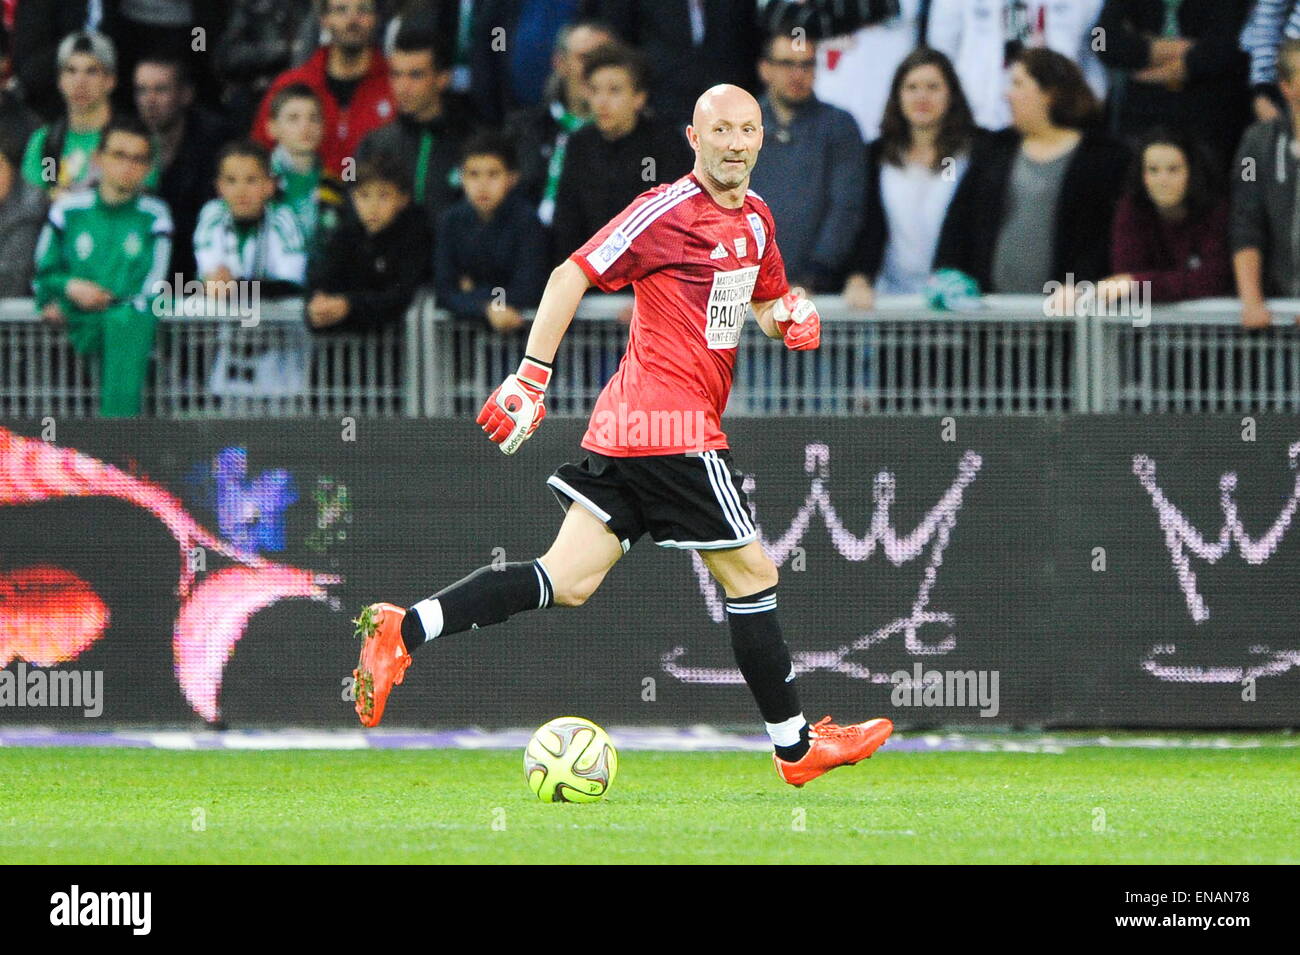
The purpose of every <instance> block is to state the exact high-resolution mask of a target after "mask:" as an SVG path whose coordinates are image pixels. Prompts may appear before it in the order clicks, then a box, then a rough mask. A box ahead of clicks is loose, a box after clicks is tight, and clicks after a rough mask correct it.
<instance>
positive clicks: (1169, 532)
mask: <svg viewBox="0 0 1300 955" xmlns="http://www.w3.org/2000/svg"><path fill="white" fill-rule="evenodd" d="M1287 458H1288V460H1289V462H1290V466H1291V469H1292V470H1293V471H1294V470H1296V461H1297V458H1300V442H1296V443H1295V444H1292V445H1291V446H1290V447H1289V448H1288V449H1287ZM1133 473H1134V474H1135V475H1137V479H1138V483H1139V484H1141V485H1142V487H1143V488H1144V489H1145V490H1146V492H1147V493H1148V494H1149V495H1150V496H1151V503H1152V506H1153V507H1155V510H1156V518H1157V520H1158V521H1159V522H1160V529H1161V531H1163V532H1164V538H1165V546H1166V547H1167V548H1169V557H1170V560H1171V561H1172V562H1173V565H1174V573H1175V575H1176V576H1177V578H1178V585H1179V587H1180V588H1181V590H1182V592H1183V597H1184V599H1185V600H1186V601H1187V610H1188V613H1190V614H1191V617H1192V620H1193V621H1194V622H1195V623H1197V624H1201V623H1204V622H1205V621H1206V620H1209V619H1210V608H1209V607H1208V606H1207V605H1206V603H1205V599H1204V598H1203V597H1202V596H1201V593H1200V591H1199V589H1198V588H1197V584H1196V572H1195V571H1194V570H1193V569H1192V563H1191V555H1195V556H1196V557H1199V558H1200V559H1201V560H1203V561H1205V562H1206V563H1208V564H1214V563H1217V562H1218V560H1219V559H1220V558H1222V557H1225V556H1226V555H1227V554H1228V553H1230V552H1231V550H1232V545H1233V543H1234V542H1235V543H1236V545H1237V549H1238V551H1239V552H1240V553H1241V557H1242V559H1243V560H1244V561H1245V562H1246V563H1248V564H1262V563H1264V562H1265V561H1267V560H1268V559H1269V558H1270V557H1271V556H1273V554H1274V553H1275V552H1276V551H1277V548H1278V545H1279V544H1281V542H1282V538H1283V537H1285V536H1286V532H1287V529H1288V528H1289V527H1290V526H1291V519H1292V518H1293V517H1294V516H1295V513H1296V508H1297V506H1300V473H1297V475H1296V480H1295V484H1294V487H1293V489H1292V492H1291V497H1290V499H1289V500H1288V501H1287V502H1286V505H1285V506H1284V507H1283V508H1282V510H1281V511H1280V512H1279V513H1278V516H1277V519H1276V520H1275V521H1274V522H1273V525H1272V526H1271V527H1270V528H1269V529H1268V530H1267V531H1266V532H1265V533H1264V535H1263V536H1262V537H1260V538H1259V539H1258V540H1256V539H1254V538H1252V537H1251V536H1250V535H1249V534H1248V533H1246V527H1245V525H1244V524H1242V522H1241V519H1240V518H1239V517H1238V516H1237V502H1236V500H1234V494H1235V493H1236V490H1237V474H1236V472H1233V471H1228V472H1226V473H1224V474H1223V475H1221V476H1220V477H1219V508H1220V509H1221V510H1222V511H1223V525H1222V526H1221V527H1220V528H1219V534H1218V537H1217V539H1211V538H1207V537H1206V536H1204V535H1203V534H1202V533H1201V532H1200V531H1199V530H1197V529H1196V527H1194V526H1193V525H1192V522H1191V521H1189V520H1188V519H1187V517H1186V515H1184V514H1183V512H1182V511H1181V510H1179V509H1178V507H1177V505H1175V504H1174V503H1173V502H1172V501H1170V500H1169V498H1168V497H1167V496H1166V495H1165V492H1164V491H1163V490H1161V488H1160V486H1159V485H1158V484H1156V463H1155V461H1153V460H1152V459H1151V458H1150V457H1149V456H1148V455H1145V454H1135V455H1134V456H1133ZM1175 652H1177V647H1176V646H1174V645H1173V644H1160V645H1157V646H1154V647H1152V648H1151V650H1150V651H1149V653H1150V656H1149V658H1148V659H1146V660H1144V661H1143V662H1142V667H1143V669H1145V670H1146V671H1147V672H1149V673H1151V674H1152V675H1154V676H1155V677H1157V678H1158V679H1161V680H1168V681H1171V682H1176V683H1240V682H1241V681H1242V680H1245V679H1249V678H1258V677H1261V676H1276V675H1277V674H1279V673H1285V672H1286V671H1287V670H1290V669H1291V668H1292V667H1295V666H1300V650H1270V649H1269V648H1268V647H1265V646H1253V647H1251V648H1250V652H1251V653H1252V654H1255V655H1257V656H1261V657H1263V658H1264V659H1263V660H1262V661H1260V662H1257V663H1254V664H1248V665H1245V666H1239V667H1234V666H1217V667H1204V666H1177V665H1172V664H1168V663H1161V662H1159V661H1158V660H1157V659H1156V658H1157V657H1158V656H1167V655H1169V654H1172V653H1175Z"/></svg>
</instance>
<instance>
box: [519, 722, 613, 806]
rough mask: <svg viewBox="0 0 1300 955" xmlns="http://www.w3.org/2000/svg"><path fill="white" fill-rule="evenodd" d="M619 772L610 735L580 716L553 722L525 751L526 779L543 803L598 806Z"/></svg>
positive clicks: (530, 742) (542, 729)
mask: <svg viewBox="0 0 1300 955" xmlns="http://www.w3.org/2000/svg"><path fill="white" fill-rule="evenodd" d="M617 771H618V753H617V752H616V751H615V750H614V744H613V743H612V742H610V739H609V734H608V733H606V732H605V731H604V730H603V729H601V728H600V727H599V726H597V725H596V724H595V723H593V722H591V720H584V719H583V718H582V717H580V716H561V717H559V718H557V719H553V720H551V721H550V722H549V723H547V724H545V725H544V726H542V727H540V728H539V729H538V730H537V732H536V733H534V734H533V738H532V739H530V740H529V741H528V748H527V749H525V750H524V777H525V778H526V779H527V780H528V788H529V789H531V790H532V791H533V794H534V795H535V796H537V798H538V799H540V800H541V801H542V802H595V801H596V800H597V799H599V798H600V797H601V796H603V795H605V793H607V792H609V787H610V785H611V784H612V783H613V782H614V774H615V773H616V772H617Z"/></svg>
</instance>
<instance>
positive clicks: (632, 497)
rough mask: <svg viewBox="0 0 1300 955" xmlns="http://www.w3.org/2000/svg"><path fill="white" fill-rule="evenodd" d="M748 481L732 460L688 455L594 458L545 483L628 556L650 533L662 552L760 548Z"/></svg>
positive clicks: (715, 454)
mask: <svg viewBox="0 0 1300 955" xmlns="http://www.w3.org/2000/svg"><path fill="white" fill-rule="evenodd" d="M741 478H742V475H741V473H740V471H738V470H737V469H736V468H735V466H734V465H732V463H731V452H730V451H728V450H726V449H725V448H724V449H721V450H718V451H688V452H687V453H685V454H654V455H645V456H642V457H630V458H612V457H608V456H607V455H604V454H597V453H596V452H595V451H588V452H587V456H586V458H585V459H584V460H583V461H582V463H580V464H563V465H561V466H560V467H558V468H557V469H556V471H555V473H554V474H552V475H551V476H550V477H549V478H547V480H546V483H547V485H549V486H550V488H551V490H552V491H554V492H555V496H556V498H557V499H558V500H559V502H560V507H562V508H564V510H565V511H568V509H569V505H570V503H571V502H575V501H576V502H577V503H578V504H581V505H582V506H583V507H585V508H586V509H587V510H589V511H590V512H591V513H592V514H594V515H596V517H598V518H599V519H600V520H601V521H603V522H604V523H605V525H606V526H608V527H609V529H610V530H611V531H613V532H614V534H615V536H617V537H618V539H619V541H620V542H621V543H622V544H623V551H624V553H626V552H627V550H628V548H630V547H631V546H632V545H633V544H635V543H636V542H637V539H638V538H639V537H640V536H641V535H642V534H644V533H645V532H646V531H649V532H650V537H651V539H653V540H654V542H655V543H656V544H658V545H659V546H660V547H680V548H683V549H685V550H722V549H724V548H727V547H741V546H743V545H745V544H748V543H749V542H750V541H752V540H755V539H756V538H757V536H758V532H757V530H756V529H755V527H754V519H753V517H751V516H750V512H749V498H748V497H747V496H746V494H745V491H744V488H742V487H741Z"/></svg>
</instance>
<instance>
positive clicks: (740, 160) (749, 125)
mask: <svg viewBox="0 0 1300 955" xmlns="http://www.w3.org/2000/svg"><path fill="white" fill-rule="evenodd" d="M695 133H696V135H697V136H698V137H699V157H700V166H701V167H702V168H703V169H704V172H705V173H706V174H707V175H708V176H709V178H711V179H712V180H713V181H714V182H716V183H717V184H718V185H720V186H722V187H723V188H724V189H735V188H737V187H739V186H741V185H743V184H744V183H745V181H746V180H748V179H749V173H750V171H751V170H752V169H753V168H754V163H755V162H757V161H758V151H759V149H760V148H762V145H763V121H762V118H761V117H760V115H759V112H758V107H757V106H753V105H751V106H745V107H736V108H732V109H729V110H720V111H719V112H718V113H716V114H715V115H712V116H709V117H708V121H707V122H705V123H703V124H701V128H699V129H696V130H695Z"/></svg>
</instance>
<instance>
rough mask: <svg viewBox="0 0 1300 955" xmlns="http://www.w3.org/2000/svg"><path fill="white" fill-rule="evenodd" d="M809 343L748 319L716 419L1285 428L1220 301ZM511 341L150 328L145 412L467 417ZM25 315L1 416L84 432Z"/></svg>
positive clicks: (12, 337) (1297, 361) (944, 325)
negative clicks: (1182, 414)
mask: <svg viewBox="0 0 1300 955" xmlns="http://www.w3.org/2000/svg"><path fill="white" fill-rule="evenodd" d="M629 301H630V299H629V298H628V297H627V296H621V295H615V296H605V295H599V294H597V293H594V292H593V293H589V295H588V296H587V298H586V299H585V300H584V301H583V304H582V307H581V308H580V309H579V312H578V315H577V316H576V317H575V319H574V321H573V324H572V325H571V326H570V329H569V332H568V334H566V336H565V338H564V341H563V342H562V344H561V346H560V351H559V353H558V354H557V356H556V374H555V379H554V381H553V383H552V385H551V388H550V390H549V392H548V396H547V405H548V409H549V411H550V413H552V414H558V415H578V416H584V415H587V414H589V413H590V411H591V407H592V404H593V403H594V401H595V399H596V396H597V394H598V393H599V392H600V389H601V388H602V387H603V386H604V384H605V382H606V381H607V380H608V378H609V376H610V375H612V374H613V373H614V371H615V369H616V368H617V367H618V363H619V361H620V360H621V358H622V355H623V350H624V348H625V347H626V344H627V329H626V328H625V327H624V326H623V325H622V324H621V323H620V322H619V321H618V320H617V315H618V313H619V312H620V311H622V310H623V309H624V308H625V306H626V305H627V304H628V302H629ZM817 301H818V308H819V310H820V312H821V314H822V318H823V326H822V345H821V348H820V349H819V350H817V351H816V352H790V351H788V350H786V349H785V348H782V347H781V345H780V343H779V342H775V341H772V340H770V339H768V338H767V337H766V336H764V335H763V334H762V332H761V331H760V330H759V329H758V327H757V324H756V323H755V322H753V321H751V322H749V323H747V328H746V330H745V333H744V335H743V336H742V339H741V344H740V348H739V350H738V352H737V356H736V372H735V385H734V388H733V391H732V396H731V402H730V405H729V406H728V409H727V410H728V414H730V415H751V416H765V415H773V414H823V415H858V414H947V413H967V414H972V413H973V414H988V413H993V414H1037V413H1048V412H1082V411H1094V412H1147V411H1238V410H1240V411H1252V410H1253V411H1268V410H1277V411H1297V410H1300V331H1297V330H1296V329H1295V328H1294V326H1293V324H1292V316H1294V315H1300V302H1296V301H1279V302H1272V303H1270V305H1271V307H1272V308H1273V309H1274V314H1275V316H1276V318H1277V321H1278V324H1277V325H1276V326H1275V327H1273V328H1270V329H1266V330H1264V331H1247V330H1244V329H1243V328H1242V327H1241V319H1240V307H1239V305H1238V304H1237V303H1236V302H1235V301H1234V300H1230V299H1222V300H1220V299H1215V300H1206V301H1202V302H1192V303H1184V304H1182V305H1179V306H1176V307H1168V306H1166V307H1160V308H1156V309H1154V310H1153V311H1152V315H1151V320H1150V323H1149V324H1148V325H1143V323H1142V322H1141V321H1138V322H1135V321H1134V320H1133V319H1132V318H1129V317H1118V316H1115V317H1107V316H1065V317H1047V316H1045V315H1044V310H1043V300H1042V298H1040V297H1038V296H989V297H987V298H986V299H985V300H984V303H983V305H984V307H982V308H980V309H978V310H974V311H962V312H935V311H930V310H928V309H927V308H926V307H925V306H924V304H923V303H922V302H921V300H920V299H919V297H898V298H886V299H882V300H881V301H880V302H879V303H878V304H877V307H876V308H875V309H873V310H872V311H858V310H855V309H851V308H849V307H848V306H846V305H845V304H844V303H843V302H842V301H841V300H840V299H839V298H838V297H835V296H818V300H817ZM524 342H525V335H524V334H523V333H522V332H521V333H515V334H512V335H505V336H503V335H500V334H497V333H495V332H493V331H491V330H490V329H488V328H487V326H486V324H485V323H481V322H475V323H470V322H459V321H454V320H452V319H451V318H449V317H448V316H447V315H446V314H445V313H444V312H442V311H441V310H439V309H437V308H436V307H435V305H434V302H433V300H432V298H431V297H429V296H421V297H420V298H419V299H418V300H417V302H416V303H415V304H414V305H413V306H412V308H411V309H410V311H409V312H408V313H407V315H406V318H405V321H404V322H403V323H402V324H401V325H399V326H397V327H393V328H390V329H386V330H384V331H382V332H377V333H367V334H331V335H318V334H313V333H311V332H310V331H308V330H307V328H306V327H305V325H304V324H303V320H302V304H301V302H298V301H280V302H268V303H264V304H263V305H262V307H261V310H260V312H259V314H258V321H257V322H256V323H249V322H247V321H245V322H241V320H240V319H238V318H213V317H203V316H194V317H191V316H184V315H178V316H165V317H163V318H162V319H161V320H160V322H159V334H158V343H157V348H156V352H155V360H154V363H153V372H152V375H151V380H150V383H149V386H148V388H147V393H146V396H145V413H146V414H149V415H154V416H159V417H167V418H185V417H213V416H220V417H232V416H233V417H279V416H303V415H330V416H336V415H337V416H342V415H348V414H362V415H368V416H371V415H379V416H400V415H406V416H417V415H418V416H442V415H459V414H465V413H472V412H473V411H476V410H477V409H478V407H479V406H480V405H481V404H482V401H483V399H484V397H485V396H486V395H487V394H489V393H490V391H491V389H492V388H493V387H494V386H495V385H496V384H497V383H499V382H500V380H501V378H502V377H504V376H505V375H506V374H508V373H509V372H510V371H513V370H514V368H515V367H516V365H517V364H518V361H519V358H520V356H521V354H522V351H523V346H524ZM93 364H94V363H93V362H91V363H87V362H83V361H82V360H81V359H80V358H79V357H78V356H76V355H75V354H74V353H73V351H72V349H71V348H70V346H69V345H68V343H67V338H66V335H65V334H64V333H63V332H62V331H61V330H59V329H55V328H50V327H48V326H46V325H44V324H43V323H41V322H40V321H39V320H38V319H37V317H36V314H35V310H34V308H33V305H32V302H31V301H30V300H8V301H3V302H0V416H3V417H41V416H44V415H47V414H53V415H62V416H87V415H93V414H95V413H96V409H97V405H98V372H97V369H96V368H95V367H93Z"/></svg>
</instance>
